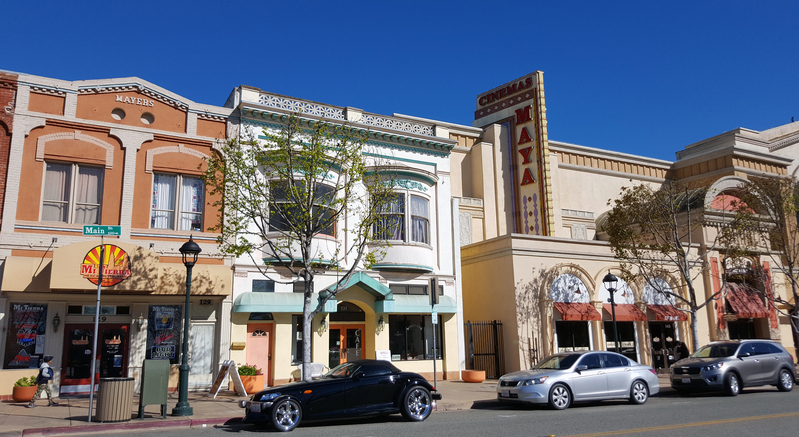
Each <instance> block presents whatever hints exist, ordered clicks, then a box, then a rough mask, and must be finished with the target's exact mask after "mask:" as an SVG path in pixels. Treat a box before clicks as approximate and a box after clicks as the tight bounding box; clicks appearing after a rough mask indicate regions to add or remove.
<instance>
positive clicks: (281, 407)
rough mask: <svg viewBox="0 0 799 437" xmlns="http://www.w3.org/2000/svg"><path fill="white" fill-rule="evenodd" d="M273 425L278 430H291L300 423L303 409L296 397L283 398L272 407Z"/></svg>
mask: <svg viewBox="0 0 799 437" xmlns="http://www.w3.org/2000/svg"><path fill="white" fill-rule="evenodd" d="M270 416H271V418H272V426H274V427H275V429H277V430H278V431H291V430H293V429H294V428H296V427H297V425H299V424H300V419H302V409H301V408H300V404H299V403H298V402H297V401H295V400H294V399H283V400H281V401H278V402H277V403H276V404H275V405H274V406H273V407H272V414H271V415H270Z"/></svg>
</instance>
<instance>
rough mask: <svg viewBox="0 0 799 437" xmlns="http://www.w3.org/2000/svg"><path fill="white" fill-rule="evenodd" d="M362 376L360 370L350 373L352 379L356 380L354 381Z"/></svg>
mask: <svg viewBox="0 0 799 437" xmlns="http://www.w3.org/2000/svg"><path fill="white" fill-rule="evenodd" d="M362 377H363V372H360V371H358V372H355V373H354V374H353V375H352V379H354V380H356V381H357V380H359V379H361V378H362Z"/></svg>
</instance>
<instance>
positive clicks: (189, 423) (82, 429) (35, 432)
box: [0, 416, 242, 437]
mask: <svg viewBox="0 0 799 437" xmlns="http://www.w3.org/2000/svg"><path fill="white" fill-rule="evenodd" d="M241 419H242V418H241V417H240V416H236V417H219V418H209V419H174V420H167V421H163V422H156V421H148V422H138V423H136V422H133V423H130V422H125V423H107V424H97V425H78V426H58V427H51V428H30V429H24V430H21V431H12V432H11V433H0V437H12V436H23V437H29V436H30V437H37V436H53V435H68V434H81V435H85V434H89V433H96V432H109V431H129V430H143V429H150V428H192V427H201V428H203V427H207V426H209V425H210V426H220V425H232V424H238V423H241ZM131 420H133V419H131ZM231 422H232V423H231Z"/></svg>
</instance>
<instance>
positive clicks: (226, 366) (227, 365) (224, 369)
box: [208, 360, 247, 398]
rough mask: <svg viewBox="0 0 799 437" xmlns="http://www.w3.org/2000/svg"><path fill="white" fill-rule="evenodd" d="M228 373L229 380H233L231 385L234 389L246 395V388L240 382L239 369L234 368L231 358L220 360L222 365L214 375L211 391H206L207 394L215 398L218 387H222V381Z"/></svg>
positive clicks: (234, 364)
mask: <svg viewBox="0 0 799 437" xmlns="http://www.w3.org/2000/svg"><path fill="white" fill-rule="evenodd" d="M228 375H229V376H230V380H231V381H233V387H234V388H235V389H236V393H238V394H240V395H242V396H247V390H245V389H244V384H243V383H242V382H241V377H240V376H239V370H238V369H237V368H236V363H235V362H234V361H233V360H227V361H224V362H222V366H221V367H220V368H219V374H218V375H216V379H215V380H214V385H212V386H211V392H210V393H208V396H213V397H214V398H216V395H217V394H218V393H219V389H220V388H221V387H222V383H223V382H224V381H225V377H226V376H228Z"/></svg>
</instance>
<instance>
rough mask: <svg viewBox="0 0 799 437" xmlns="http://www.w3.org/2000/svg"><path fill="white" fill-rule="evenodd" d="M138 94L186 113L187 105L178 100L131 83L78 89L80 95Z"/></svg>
mask: <svg viewBox="0 0 799 437" xmlns="http://www.w3.org/2000/svg"><path fill="white" fill-rule="evenodd" d="M131 91H133V92H138V93H141V94H144V95H146V96H149V97H152V98H153V99H155V100H158V101H159V102H161V103H164V104H166V105H169V106H172V107H173V108H177V109H180V110H182V111H187V110H188V109H189V105H188V104H186V103H183V102H181V101H179V100H176V99H173V98H171V97H169V96H166V95H164V94H162V93H159V92H158V91H155V90H152V89H150V88H147V87H145V86H142V85H139V84H135V83H131V84H114V85H92V86H86V87H80V88H78V93H80V94H105V93H123V92H131Z"/></svg>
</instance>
